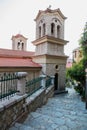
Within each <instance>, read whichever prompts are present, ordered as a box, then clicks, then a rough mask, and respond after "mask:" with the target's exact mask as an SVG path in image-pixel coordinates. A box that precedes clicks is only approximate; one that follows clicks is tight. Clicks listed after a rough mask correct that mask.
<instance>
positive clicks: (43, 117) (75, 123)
mask: <svg viewBox="0 0 87 130" xmlns="http://www.w3.org/2000/svg"><path fill="white" fill-rule="evenodd" d="M68 91H69V93H68V94H60V95H57V96H54V97H53V98H50V99H49V100H48V103H47V104H46V105H44V106H42V107H41V108H38V109H37V110H36V111H35V112H31V113H30V114H29V115H28V117H27V118H26V120H25V121H24V122H23V123H22V124H21V123H16V124H15V125H14V126H13V127H11V128H10V129H9V130H87V110H86V109H85V104H84V102H82V101H81V99H80V96H79V95H78V94H77V93H75V91H74V89H69V90H68Z"/></svg>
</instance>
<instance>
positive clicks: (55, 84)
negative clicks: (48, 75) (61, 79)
mask: <svg viewBox="0 0 87 130" xmlns="http://www.w3.org/2000/svg"><path fill="white" fill-rule="evenodd" d="M54 90H58V73H55V78H54Z"/></svg>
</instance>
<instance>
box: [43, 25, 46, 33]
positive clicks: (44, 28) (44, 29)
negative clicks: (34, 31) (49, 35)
mask: <svg viewBox="0 0 87 130" xmlns="http://www.w3.org/2000/svg"><path fill="white" fill-rule="evenodd" d="M45 31H46V27H45V23H44V24H43V35H45Z"/></svg>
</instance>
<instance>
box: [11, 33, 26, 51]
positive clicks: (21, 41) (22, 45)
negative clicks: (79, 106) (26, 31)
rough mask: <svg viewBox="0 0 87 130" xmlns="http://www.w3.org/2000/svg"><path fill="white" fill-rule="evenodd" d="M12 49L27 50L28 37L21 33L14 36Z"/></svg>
mask: <svg viewBox="0 0 87 130" xmlns="http://www.w3.org/2000/svg"><path fill="white" fill-rule="evenodd" d="M11 40H12V49H13V50H21V51H26V48H27V38H26V37H24V36H23V35H21V34H17V35H15V36H12V39H11Z"/></svg>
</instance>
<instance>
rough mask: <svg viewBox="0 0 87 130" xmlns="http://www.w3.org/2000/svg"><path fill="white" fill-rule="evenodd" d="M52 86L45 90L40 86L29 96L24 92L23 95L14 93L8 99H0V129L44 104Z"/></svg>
mask: <svg viewBox="0 0 87 130" xmlns="http://www.w3.org/2000/svg"><path fill="white" fill-rule="evenodd" d="M53 88H54V87H53V86H51V87H50V88H48V89H47V90H46V89H43V88H42V89H40V90H38V91H36V92H35V93H34V94H32V95H31V96H30V97H27V95H26V94H25V95H23V96H18V95H15V96H14V97H11V98H10V99H9V100H5V101H0V130H8V128H9V127H10V126H11V125H12V124H14V123H15V122H16V121H18V120H19V119H21V118H22V117H23V116H24V115H26V113H27V114H29V113H30V112H32V111H35V110H36V109H37V108H38V107H41V106H42V105H43V104H45V103H46V102H47V100H48V98H49V97H52V96H53V94H54V91H53V90H54V89H53Z"/></svg>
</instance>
